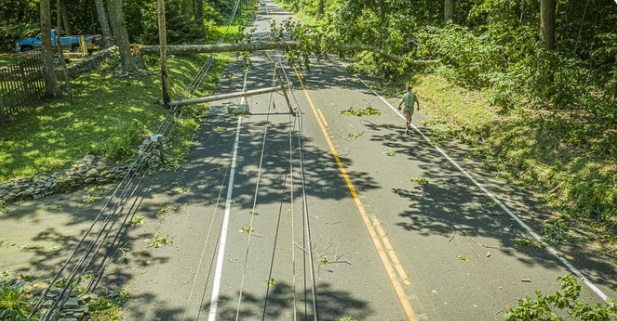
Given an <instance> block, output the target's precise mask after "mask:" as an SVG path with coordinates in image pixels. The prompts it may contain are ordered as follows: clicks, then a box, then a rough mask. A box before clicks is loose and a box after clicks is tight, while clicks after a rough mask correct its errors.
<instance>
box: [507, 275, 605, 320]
mask: <svg viewBox="0 0 617 321" xmlns="http://www.w3.org/2000/svg"><path fill="white" fill-rule="evenodd" d="M558 282H559V285H560V286H561V290H560V291H556V292H555V293H554V294H551V295H543V294H542V293H541V292H540V291H536V298H535V299H532V298H530V297H525V298H523V299H520V300H519V301H518V303H517V305H516V306H514V307H512V308H510V309H508V310H507V311H506V312H505V313H504V314H503V317H504V319H505V320H507V321H518V320H520V321H536V320H545V321H558V320H563V318H562V316H563V315H564V314H567V315H569V316H571V317H572V318H573V320H580V321H610V320H615V318H617V306H616V305H615V303H613V302H609V303H606V304H600V303H598V304H596V305H595V306H591V305H590V304H588V303H585V302H583V301H582V300H580V299H579V297H580V293H581V286H580V285H579V284H578V281H577V280H576V278H575V277H574V276H572V275H566V276H564V277H560V278H559V279H558Z"/></svg>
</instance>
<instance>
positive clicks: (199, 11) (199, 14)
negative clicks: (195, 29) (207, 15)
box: [194, 0, 204, 28]
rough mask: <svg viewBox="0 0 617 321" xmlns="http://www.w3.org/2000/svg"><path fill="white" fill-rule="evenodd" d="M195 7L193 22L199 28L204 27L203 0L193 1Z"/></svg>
mask: <svg viewBox="0 0 617 321" xmlns="http://www.w3.org/2000/svg"><path fill="white" fill-rule="evenodd" d="M194 6H195V8H194V9H195V10H194V16H195V22H196V23H197V25H198V26H199V27H201V28H203V27H204V1H203V0H195V3H194Z"/></svg>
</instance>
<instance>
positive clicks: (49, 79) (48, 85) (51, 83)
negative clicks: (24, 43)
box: [40, 0, 60, 98]
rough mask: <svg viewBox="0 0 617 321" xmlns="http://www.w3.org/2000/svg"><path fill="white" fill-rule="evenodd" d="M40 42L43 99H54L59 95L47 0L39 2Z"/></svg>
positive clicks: (49, 7)
mask: <svg viewBox="0 0 617 321" xmlns="http://www.w3.org/2000/svg"><path fill="white" fill-rule="evenodd" d="M40 11H41V42H42V46H43V51H42V53H41V57H42V59H43V78H44V80H45V97H50V98H55V97H57V96H58V95H59V94H60V88H59V87H58V79H57V78H56V71H55V67H54V60H53V56H52V46H51V5H50V3H49V0H41V4H40Z"/></svg>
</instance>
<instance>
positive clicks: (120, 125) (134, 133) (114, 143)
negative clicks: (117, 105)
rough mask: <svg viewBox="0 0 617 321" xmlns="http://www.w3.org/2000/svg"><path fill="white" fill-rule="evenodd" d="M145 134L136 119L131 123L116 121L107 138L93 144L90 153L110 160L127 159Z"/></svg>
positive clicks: (143, 128)
mask: <svg viewBox="0 0 617 321" xmlns="http://www.w3.org/2000/svg"><path fill="white" fill-rule="evenodd" d="M147 134H148V131H147V128H146V127H145V125H144V124H142V123H141V122H140V121H139V120H137V119H133V120H132V121H124V120H122V119H116V126H115V127H112V130H111V132H110V133H109V138H108V139H107V140H104V141H102V142H95V143H94V146H93V147H92V149H91V150H90V153H91V154H95V155H103V157H105V158H107V159H110V160H122V159H128V158H130V157H131V156H132V155H133V154H135V152H136V147H137V146H139V144H140V143H141V142H142V141H143V140H144V138H145V137H146V135H147Z"/></svg>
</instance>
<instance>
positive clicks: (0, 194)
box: [0, 155, 130, 203]
mask: <svg viewBox="0 0 617 321" xmlns="http://www.w3.org/2000/svg"><path fill="white" fill-rule="evenodd" d="M129 171H130V166H115V167H110V166H109V165H107V164H106V163H105V162H102V161H98V160H97V159H96V157H94V156H91V155H88V156H86V157H84V158H83V160H82V161H81V162H79V163H78V164H76V165H74V166H72V167H71V168H68V169H65V170H63V171H61V172H57V173H54V174H50V175H41V176H37V177H32V178H21V179H12V180H9V181H7V182H5V183H2V184H0V203H3V202H4V203H9V202H13V201H16V200H22V199H39V198H41V197H44V196H49V195H52V194H56V193H63V192H68V191H72V190H75V189H77V188H80V187H83V186H86V185H90V184H105V183H111V182H114V181H117V180H119V179H121V178H122V177H124V175H126V174H127V173H128V172H129Z"/></svg>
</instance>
